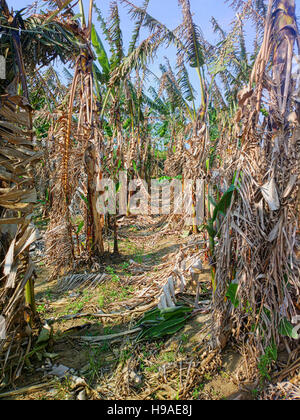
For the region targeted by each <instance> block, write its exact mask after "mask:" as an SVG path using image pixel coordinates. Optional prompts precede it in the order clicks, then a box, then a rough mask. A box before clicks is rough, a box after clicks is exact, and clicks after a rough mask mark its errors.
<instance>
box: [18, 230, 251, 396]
mask: <svg viewBox="0 0 300 420" xmlns="http://www.w3.org/2000/svg"><path fill="white" fill-rule="evenodd" d="M186 236H187V235H183V236H181V235H167V234H161V230H160V227H155V225H151V224H150V225H149V226H147V227H144V228H143V227H141V226H140V225H130V224H129V225H127V226H126V227H125V228H123V229H121V230H120V237H121V239H120V242H119V248H120V256H119V257H114V256H112V257H110V258H107V260H106V261H104V262H102V263H101V264H99V266H97V267H84V269H83V270H81V271H80V272H79V273H77V274H80V275H81V277H82V281H78V279H77V280H76V282H77V283H76V285H77V287H74V288H71V290H65V291H62V290H61V289H59V288H58V286H57V281H52V282H49V276H50V272H49V270H48V269H47V268H46V267H45V264H44V262H40V263H39V268H38V280H37V284H36V294H37V307H38V312H39V314H40V317H41V319H42V320H43V321H44V322H45V321H46V320H49V319H52V320H53V319H58V318H62V317H72V316H75V315H76V314H102V315H103V314H114V313H120V312H126V313H127V314H128V313H130V315H126V316H117V315H114V316H113V317H112V318H95V317H92V316H82V317H80V318H79V319H63V320H61V321H60V322H55V323H54V324H53V338H52V339H51V340H50V342H49V345H48V347H47V349H46V351H45V350H43V351H42V352H41V353H40V354H39V353H37V354H36V355H34V356H33V357H32V358H31V359H30V361H31V366H29V365H28V367H27V368H26V371H25V375H24V378H23V385H28V384H33V383H40V382H44V381H45V374H47V375H49V372H51V369H52V370H53V366H63V367H66V368H69V369H72V371H71V373H72V374H73V375H76V376H78V377H80V378H82V380H83V381H84V383H85V386H84V392H85V398H90V399H119V398H120V399H127V398H134V399H166V400H173V399H234V398H236V396H237V395H239V388H238V385H237V381H236V374H237V371H238V370H239V369H240V367H241V366H240V365H241V359H240V357H239V356H238V354H236V353H235V352H233V351H232V350H228V351H227V352H225V354H224V355H223V356H222V358H221V357H220V356H218V355H215V356H214V355H212V356H213V357H211V355H210V354H209V352H208V351H206V352H205V351H204V350H205V349H203V346H200V345H199V343H201V342H202V341H203V340H204V339H205V337H206V336H207V331H208V330H209V322H210V315H209V314H206V315H205V314H202V315H201V314H199V315H198V316H197V317H193V318H192V319H191V320H190V321H189V322H188V323H187V324H186V325H185V327H184V328H183V329H182V330H181V331H180V332H179V333H177V334H175V335H174V336H172V337H171V338H169V339H164V340H158V341H156V342H142V343H136V342H135V341H134V339H133V338H132V337H130V336H125V337H122V339H121V340H120V339H117V340H108V341H103V342H101V343H97V344H90V343H88V342H83V341H82V340H80V337H91V338H93V337H94V336H103V335H104V336H105V335H111V334H118V333H121V332H123V331H127V330H129V329H132V328H133V327H134V325H135V323H136V320H137V319H139V318H140V317H141V315H143V312H144V309H143V308H145V311H146V308H148V309H149V308H151V307H154V306H155V305H156V304H157V303H156V302H155V300H154V299H153V296H152V297H151V290H152V288H154V289H153V290H155V284H156V283H158V282H159V281H160V280H161V278H164V277H166V278H167V276H168V275H169V274H168V273H169V272H170V267H171V269H172V264H174V254H175V253H176V252H178V250H179V249H180V247H181V246H185V245H186V243H187V242H188V240H189V239H188V238H187V237H186ZM108 245H109V243H108ZM111 245H112V244H110V247H111V248H112V246H111ZM93 271H94V274H95V275H99V274H101V275H102V277H103V278H102V280H101V282H100V283H99V285H98V286H97V287H95V288H89V287H88V284H86V283H85V279H86V278H87V277H88V276H89V275H91V273H92V274H93ZM62 284H63V283H60V287H62ZM208 285H209V274H207V286H208ZM78 286H83V287H78ZM149 290H150V292H149ZM194 294H195V290H193V289H190V290H189V292H188V293H187V294H186V295H185V299H186V300H189V301H190V302H191V303H193V300H194V296H193V295H194ZM205 360H209V362H207V363H206V362H205V363H204V361H205ZM69 374H70V372H69ZM52 379H53V377H48V379H47V381H50V380H52ZM77 391H78V390H77ZM77 391H76V390H75V391H74V387H72V384H71V382H70V380H69V379H63V380H61V379H60V380H57V379H56V382H55V384H54V385H52V386H51V387H50V390H49V389H48V390H43V391H37V392H35V393H30V395H29V396H27V397H26V398H30V399H78V392H77ZM81 391H82V388H81ZM81 396H82V395H81ZM252 396H253V395H251V393H250V394H248V395H247V398H251V397H252ZM14 398H20V399H22V398H25V397H24V396H19V397H14ZM79 399H81V398H79Z"/></svg>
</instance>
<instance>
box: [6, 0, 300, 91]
mask: <svg viewBox="0 0 300 420" xmlns="http://www.w3.org/2000/svg"><path fill="white" fill-rule="evenodd" d="M32 2H33V1H31V0H7V3H8V5H9V7H12V8H13V9H14V10H19V9H22V8H24V7H25V6H27V5H30V4H32ZM131 2H132V3H134V4H136V5H138V6H140V5H142V3H143V0H131ZM95 3H96V5H97V7H98V8H99V9H100V10H101V11H102V14H103V15H104V17H107V16H109V5H110V0H95ZM190 3H191V9H192V12H193V14H194V20H195V22H196V23H197V24H198V25H199V26H200V28H201V30H202V32H203V34H204V37H205V38H206V39H207V40H208V41H209V42H211V43H214V42H217V41H218V37H217V36H216V35H215V34H214V32H213V30H212V25H211V23H210V20H211V17H212V16H214V17H215V18H216V19H217V21H218V23H219V24H220V26H221V27H222V28H223V29H224V30H225V31H227V32H228V31H229V30H230V26H231V23H232V21H233V20H234V18H235V12H234V10H232V8H230V7H229V5H228V2H226V1H225V0H190ZM39 4H40V5H44V4H45V2H44V1H43V0H40V1H39ZM88 4H89V0H84V5H85V8H86V11H88ZM296 6H297V7H298V10H297V15H298V16H299V11H300V0H296ZM86 13H87V12H86ZM148 13H150V14H151V15H152V16H154V17H155V18H156V19H158V20H159V21H161V22H162V23H164V24H165V25H166V26H168V27H169V28H170V29H174V28H176V27H177V26H178V25H179V24H180V23H181V19H182V16H181V8H180V7H179V5H178V0H150V5H149V8H148ZM120 15H121V27H122V30H123V39H124V46H125V50H126V48H127V47H128V45H129V41H130V39H131V34H132V29H133V23H132V22H131V21H130V18H129V16H128V14H127V9H126V8H124V7H123V6H122V5H120ZM94 22H95V24H96V28H97V30H98V31H99V33H101V30H100V28H99V25H98V24H97V21H96V16H95V15H94ZM245 33H246V40H247V45H248V48H249V52H250V50H251V46H252V40H253V34H254V30H253V28H252V27H251V24H247V25H246V27H245ZM165 56H167V57H168V58H169V59H170V62H171V63H172V64H175V62H176V50H175V48H172V47H171V48H168V49H165V48H161V49H160V51H159V53H158V54H157V57H156V59H155V61H154V62H153V63H152V64H151V66H150V68H151V70H152V71H153V72H154V73H156V74H157V75H160V71H159V65H160V64H161V63H163V62H164V57H165ZM194 73H196V72H194V71H193V70H192V71H191V80H192V83H193V85H194V86H195V87H196V90H197V91H198V90H199V89H198V84H199V82H198V78H197V75H196V74H194Z"/></svg>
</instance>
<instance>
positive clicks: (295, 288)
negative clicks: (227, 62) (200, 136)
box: [214, 0, 300, 358]
mask: <svg viewBox="0 0 300 420" xmlns="http://www.w3.org/2000/svg"><path fill="white" fill-rule="evenodd" d="M297 37H298V29H297V23H296V15H295V2H294V1H293V0H283V1H272V0H270V1H269V5H268V11H267V15H266V20H265V30H264V40H263V43H262V46H261V49H260V51H259V54H258V56H257V60H256V62H255V65H254V68H253V71H252V75H251V78H250V82H249V85H248V86H247V87H245V88H244V89H243V90H242V91H240V93H239V95H238V97H239V109H238V111H237V115H236V118H235V130H234V132H233V133H232V137H231V139H232V140H231V141H232V142H234V141H235V139H236V138H238V139H239V147H238V148H237V149H236V151H235V152H234V154H233V155H231V156H230V158H227V160H226V159H225V157H224V165H225V166H224V171H226V170H227V168H228V166H227V165H231V168H232V169H231V170H229V171H228V172H227V176H226V179H227V182H228V183H233V184H234V186H235V189H236V192H235V193H234V196H233V197H234V198H233V201H232V202H231V204H230V210H229V212H228V213H227V216H226V217H225V219H224V220H223V223H222V226H221V229H220V237H221V240H220V244H219V250H218V254H217V274H216V282H217V284H216V291H215V295H214V320H215V324H214V325H215V327H216V328H215V331H216V332H217V333H218V337H219V344H221V343H223V345H224V344H225V343H226V339H227V338H228V335H230V334H231V333H232V331H233V330H234V334H235V336H236V338H237V339H238V340H240V341H243V342H244V343H247V344H248V346H249V347H248V349H252V351H253V352H254V353H252V354H255V355H259V354H260V355H261V354H264V353H265V352H267V351H269V353H270V352H271V353H272V354H273V355H274V358H276V351H277V350H276V349H277V347H278V345H279V344H280V343H285V345H286V346H287V349H288V351H289V352H290V353H291V351H292V349H293V338H295V336H294V333H293V324H292V320H293V317H294V316H295V315H296V313H297V305H298V304H299V302H297V300H298V296H299V290H300V282H299V278H300V265H299V259H297V241H299V237H297V235H298V234H299V231H298V229H299V214H298V211H299V209H298V203H297V200H298V196H299V166H298V163H297V162H298V160H299V141H298V139H297V135H298V134H299V119H298V118H297V115H299V114H297V112H298V103H297V102H296V101H295V100H294V98H295V93H296V92H294V89H295V83H294V81H293V79H292V78H291V66H292V59H293V55H294V52H295V50H294V46H295V42H296V39H297ZM296 96H297V95H296ZM297 232H298V233H297ZM287 339H290V341H289V342H288V341H287Z"/></svg>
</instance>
